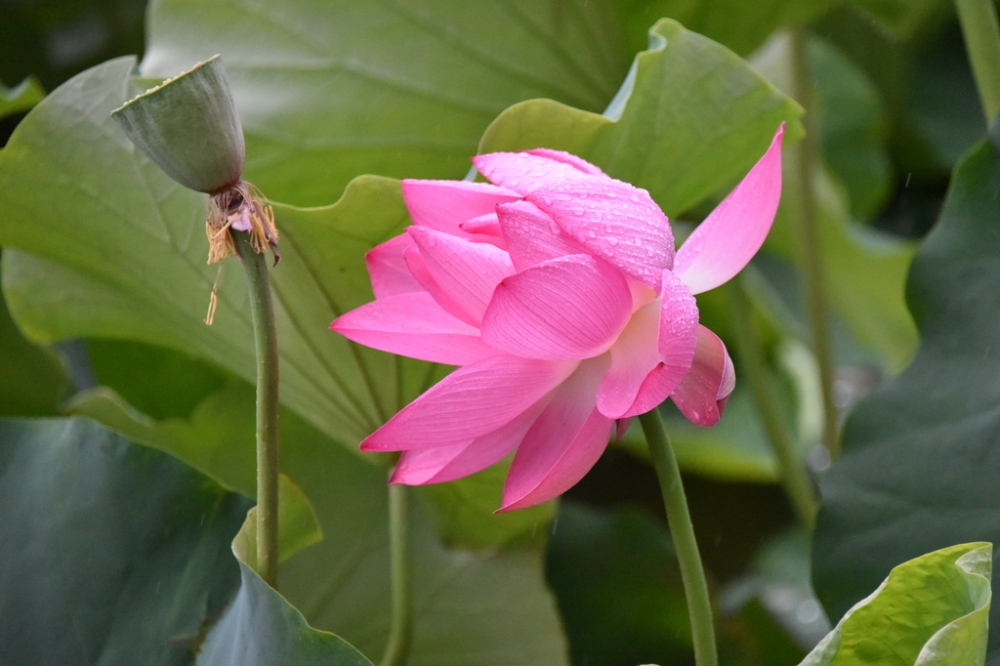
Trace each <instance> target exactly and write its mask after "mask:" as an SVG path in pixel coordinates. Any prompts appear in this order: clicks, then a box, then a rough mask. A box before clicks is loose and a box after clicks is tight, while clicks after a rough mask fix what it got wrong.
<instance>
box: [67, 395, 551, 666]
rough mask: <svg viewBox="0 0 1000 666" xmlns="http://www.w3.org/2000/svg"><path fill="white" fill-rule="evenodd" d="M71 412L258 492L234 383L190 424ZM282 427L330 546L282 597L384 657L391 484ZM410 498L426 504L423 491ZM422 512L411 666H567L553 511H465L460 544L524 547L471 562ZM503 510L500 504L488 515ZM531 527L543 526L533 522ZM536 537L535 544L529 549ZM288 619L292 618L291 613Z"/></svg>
mask: <svg viewBox="0 0 1000 666" xmlns="http://www.w3.org/2000/svg"><path fill="white" fill-rule="evenodd" d="M72 408H73V409H77V410H81V411H83V412H84V413H86V414H88V415H90V416H93V417H95V418H99V419H101V420H102V421H104V422H106V423H107V424H109V425H110V426H112V427H114V428H115V429H117V430H120V431H122V432H124V433H127V434H128V435H129V436H131V437H133V438H135V439H136V440H138V441H141V442H144V443H148V444H150V445H151V446H155V447H157V448H161V449H163V450H166V451H169V452H171V453H173V454H175V455H177V456H178V457H180V458H181V459H182V460H184V461H185V462H187V463H189V464H191V465H192V466H194V467H195V468H196V469H199V470H201V471H203V472H205V473H206V474H209V475H210V476H212V477H214V478H216V479H219V480H220V482H222V483H223V484H224V485H227V486H230V487H235V488H243V489H247V488H249V490H247V492H250V491H252V488H253V483H254V481H253V465H254V451H253V433H254V418H253V413H254V412H253V410H254V395H253V388H252V387H250V386H249V385H247V384H244V383H243V382H231V383H229V384H228V385H227V386H225V387H224V388H223V389H221V390H220V391H218V392H217V393H215V394H212V395H210V396H209V397H207V398H206V399H205V400H204V401H203V402H202V404H201V405H199V407H198V408H197V409H196V410H195V411H194V413H193V414H192V415H191V418H190V419H168V420H165V421H160V422H153V421H151V420H150V419H148V418H147V417H144V416H143V415H141V414H137V413H135V412H134V411H133V410H130V409H129V408H128V406H127V405H125V404H123V403H122V402H121V400H120V399H119V398H117V397H116V396H115V395H114V394H112V393H110V392H109V391H107V390H99V391H96V392H91V393H90V394H89V395H88V396H86V397H81V398H79V399H78V400H76V401H75V402H74V403H73V404H72ZM281 425H282V437H281V439H282V443H283V448H282V467H283V469H284V471H285V472H286V473H287V474H288V476H289V477H291V479H293V480H294V481H295V483H296V484H297V485H298V486H299V487H300V488H302V490H303V492H304V493H305V494H306V496H307V497H308V498H309V500H310V501H311V502H312V505H313V508H314V509H315V511H316V516H317V518H318V520H319V523H320V527H321V528H322V530H323V533H324V534H325V535H326V538H325V540H324V541H322V542H320V543H319V544H317V545H314V546H311V547H310V548H308V549H306V550H304V551H302V552H301V553H299V554H298V555H296V556H295V557H292V558H291V559H290V560H288V561H287V562H284V563H283V564H282V567H281V570H280V589H281V593H282V595H283V596H284V597H285V598H287V599H288V600H289V601H290V602H291V603H292V604H294V606H295V607H296V608H297V609H299V610H300V611H302V613H303V615H304V616H305V618H306V620H307V621H308V622H309V623H310V624H311V625H312V626H314V627H316V628H318V629H322V630H327V631H333V632H335V633H336V634H337V635H340V636H343V637H345V638H347V639H348V640H350V641H351V643H353V644H354V645H357V646H358V647H359V648H360V649H362V650H363V651H364V653H365V654H367V655H369V656H372V657H377V656H378V655H380V654H381V652H382V649H383V646H384V641H385V638H386V636H387V633H388V619H389V616H390V613H389V579H388V576H389V552H388V531H389V528H388V508H387V484H386V481H387V476H386V473H385V471H384V470H382V469H380V468H378V467H374V466H372V465H367V464H365V463H364V462H363V461H361V460H359V459H358V457H357V456H355V455H353V454H351V453H348V452H347V451H345V450H343V448H342V447H340V446H337V445H336V444H334V443H333V442H331V441H330V440H329V439H328V438H327V437H325V436H323V435H322V434H320V433H319V432H317V431H316V430H315V429H314V428H312V427H310V426H308V425H307V424H305V423H304V422H303V421H302V420H301V419H299V418H297V417H296V416H295V415H294V414H292V413H290V412H287V411H285V412H284V413H283V414H282V417H281ZM491 488H494V489H498V487H497V486H491ZM413 492H414V494H416V495H417V496H418V497H419V496H420V493H419V491H418V490H414V491H413ZM482 492H483V491H482V490H476V489H472V490H468V489H466V490H465V491H458V492H457V494H459V495H460V496H463V498H464V499H465V500H466V501H470V503H472V504H473V505H474V506H475V505H477V504H478V505H481V504H483V500H482V499H481V498H480V497H478V495H477V493H482ZM415 504H416V506H415V508H414V515H413V526H412V530H413V533H414V534H413V540H414V548H413V550H414V566H415V580H416V585H415V595H416V604H417V614H418V618H419V620H418V622H417V628H416V637H415V643H414V648H413V650H414V652H413V655H412V658H411V661H410V663H411V664H427V665H432V664H444V665H448V664H457V665H464V664H469V665H470V666H471V665H472V664H477V665H478V664H487V665H489V664H498V665H499V664H508V663H515V662H516V663H525V664H538V665H539V666H548V665H549V664H554V665H557V664H560V663H563V662H564V660H565V649H566V648H565V643H564V639H563V638H562V633H561V630H560V626H559V620H558V617H557V615H556V613H555V609H554V604H553V601H552V599H551V597H550V595H549V593H548V591H547V589H546V588H545V584H544V582H543V580H542V571H541V570H542V562H541V553H540V552H539V548H538V546H539V544H540V543H541V541H543V540H544V536H545V534H546V533H547V528H548V520H549V517H548V516H549V511H550V509H548V508H542V509H540V510H539V511H538V512H535V513H532V512H527V513H526V514H524V515H515V516H514V517H513V518H512V519H508V518H507V517H504V516H496V517H493V516H492V515H491V514H489V513H486V511H485V510H483V509H479V510H480V511H482V514H480V516H479V518H478V519H473V518H470V517H469V516H468V514H469V513H471V512H472V511H470V510H469V509H466V510H465V513H466V516H465V517H464V520H465V521H468V522H469V523H471V524H472V528H468V531H463V530H461V529H459V530H457V534H458V536H457V538H456V540H457V541H459V542H462V543H466V542H473V543H474V544H475V545H479V546H483V545H486V544H491V545H492V544H494V543H501V542H504V541H508V540H510V539H511V538H513V537H514V536H516V535H522V536H523V538H522V539H520V540H519V541H520V542H521V543H522V547H521V548H518V549H510V550H495V549H492V550H485V551H483V552H481V553H471V552H464V551H453V550H449V549H447V548H445V547H443V546H442V545H441V543H440V541H439V539H438V537H437V529H436V528H437V525H438V520H436V519H435V517H433V516H432V512H431V510H430V507H427V506H426V505H425V503H423V502H419V501H418V502H416V503H415ZM496 504H497V498H494V501H493V505H492V508H495V506H496ZM532 518H534V519H535V520H536V521H537V522H535V523H531V522H529V521H530V520H531V519H532ZM511 520H512V521H513V522H511ZM451 524H452V525H454V523H451ZM535 532H537V537H536V538H535V539H534V540H531V538H530V537H531V535H532V533H535ZM295 533H301V531H300V530H297V531H296V532H295ZM454 533H455V531H452V532H451V533H450V534H454ZM244 584H245V585H249V584H254V581H253V580H250V581H249V582H248V581H247V577H246V574H244ZM268 603H270V602H268ZM239 612H241V613H242V612H245V611H239ZM275 612H278V611H275ZM280 616H281V617H282V618H285V619H286V620H287V618H288V617H291V615H289V611H286V610H281V611H280ZM284 621H285V620H282V622H284ZM287 621H288V622H292V620H287ZM297 622H298V621H297V620H295V622H292V630H293V631H294V632H299V631H305V630H304V629H300V628H296V627H298V626H299V625H298V624H296V623H297ZM443 651H444V652H443ZM444 653H446V654H447V655H448V656H447V657H444V656H442V654H444Z"/></svg>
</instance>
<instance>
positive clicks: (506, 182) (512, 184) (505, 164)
mask: <svg viewBox="0 0 1000 666" xmlns="http://www.w3.org/2000/svg"><path fill="white" fill-rule="evenodd" d="M472 163H473V164H475V165H476V168H477V169H478V170H479V173H481V174H483V175H484V176H486V177H487V178H488V179H490V180H491V181H493V182H494V183H496V184H497V185H500V186H502V187H505V188H507V189H509V190H514V191H515V192H518V193H520V194H522V195H524V194H527V193H529V192H533V191H534V190H537V189H538V188H540V187H546V186H550V185H555V184H557V183H560V182H562V181H564V180H566V179H568V178H569V179H572V178H576V177H579V176H584V175H586V174H585V173H584V172H583V171H581V170H579V169H577V168H576V166H574V165H572V164H567V163H566V162H564V161H558V160H554V159H550V158H548V157H542V156H539V155H532V154H530V153H488V154H486V155H476V156H475V157H473V158H472Z"/></svg>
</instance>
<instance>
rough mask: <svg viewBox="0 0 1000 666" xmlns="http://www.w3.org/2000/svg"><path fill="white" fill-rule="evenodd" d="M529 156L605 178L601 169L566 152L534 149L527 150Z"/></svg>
mask: <svg viewBox="0 0 1000 666" xmlns="http://www.w3.org/2000/svg"><path fill="white" fill-rule="evenodd" d="M525 152H526V153H528V154H529V155H537V156H538V157H546V158H548V159H550V160H555V161H556V162H562V163H563V164H568V165H570V166H571V167H573V168H574V169H576V170H577V171H582V172H583V173H589V174H591V175H595V176H603V175H604V172H603V171H601V170H600V168H598V167H596V166H594V165H593V164H591V163H590V162H588V161H587V160H585V159H583V158H582V157H577V156H576V155H574V154H572V153H567V152H566V151H565V150H553V149H551V148H534V149H532V150H526V151H525Z"/></svg>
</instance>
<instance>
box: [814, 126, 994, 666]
mask: <svg viewBox="0 0 1000 666" xmlns="http://www.w3.org/2000/svg"><path fill="white" fill-rule="evenodd" d="M998 191H1000V152H998V151H997V148H996V147H995V146H994V145H993V144H992V143H990V142H989V141H986V142H983V143H982V144H980V145H979V146H978V147H977V148H976V149H975V150H973V151H972V152H971V153H970V154H969V155H968V156H967V157H966V158H965V160H963V161H962V162H961V163H960V165H959V167H958V168H957V170H956V172H955V176H954V179H953V181H952V186H951V190H950V191H949V194H948V198H947V201H946V203H945V208H944V210H943V212H942V214H941V219H940V221H939V222H938V224H937V226H936V227H935V229H934V230H933V231H932V232H931V234H930V235H929V236H928V237H927V239H926V241H925V242H924V244H923V245H922V246H921V248H920V250H919V252H918V253H917V256H916V258H915V259H914V262H913V268H912V270H911V273H910V279H909V284H908V291H907V296H908V302H909V305H910V309H911V311H912V312H913V316H914V319H915V320H916V322H917V326H918V328H919V330H920V336H921V345H920V349H919V351H918V353H917V356H916V358H915V359H914V361H913V363H912V364H911V365H910V366H909V367H908V368H907V369H906V371H904V372H903V374H902V375H900V377H899V378H898V379H896V380H895V381H894V382H893V383H892V384H890V385H888V386H886V387H885V388H884V389H882V390H881V391H879V392H877V393H875V394H874V395H872V396H870V397H869V398H868V399H866V400H864V401H862V402H861V403H860V404H859V405H858V407H857V408H856V410H855V411H854V413H853V414H852V415H851V417H850V418H849V419H848V421H847V424H846V426H845V429H844V453H843V455H842V456H841V458H840V459H839V460H838V461H837V462H836V464H835V465H834V466H833V468H832V469H831V470H830V472H829V474H828V475H827V476H826V478H825V479H824V481H823V484H822V491H823V498H824V503H823V510H822V512H821V513H820V517H819V522H818V528H817V532H816V540H815V544H814V551H813V559H814V580H815V584H816V591H817V593H818V595H819V597H820V599H821V600H822V601H823V603H824V604H825V605H826V608H827V611H828V612H829V614H830V616H831V617H838V616H839V615H841V614H842V613H843V612H844V611H845V610H847V608H848V607H849V606H850V605H851V604H853V603H855V602H856V601H857V600H858V599H860V598H861V597H862V596H864V595H865V594H867V593H868V592H869V591H871V590H872V589H873V588H874V587H875V586H876V585H877V584H878V582H879V581H880V580H881V579H882V578H883V577H885V575H886V574H887V573H888V571H889V569H891V568H892V567H893V566H895V565H896V564H899V563H900V562H902V561H904V560H907V559H909V558H912V557H915V556H917V555H919V554H920V553H923V552H927V551H930V550H934V549H936V548H941V547H944V546H946V545H948V544H953V543H958V542H964V541H971V540H982V541H991V542H1000V484H998V483H997V475H996V469H997V465H998V464H1000V459H998V455H1000V454H998V451H1000V449H998V447H997V442H998V433H1000V383H998V382H997V381H996V377H997V373H996V368H997V363H998V359H1000V356H998V351H1000V227H998V226H997V224H996V221H997V219H1000V200H998V199H997V197H996V193H997V192H998ZM991 624H992V626H993V631H992V633H993V635H994V640H993V641H992V642H991V646H990V647H991V650H990V663H994V664H995V663H1000V619H998V618H997V616H996V615H994V617H993V621H992V622H991Z"/></svg>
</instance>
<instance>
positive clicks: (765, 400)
mask: <svg viewBox="0 0 1000 666" xmlns="http://www.w3.org/2000/svg"><path fill="white" fill-rule="evenodd" d="M726 289H727V290H728V291H729V305H730V310H731V312H732V315H733V323H734V324H735V325H734V326H733V327H732V329H733V332H734V334H735V335H736V349H737V351H738V352H739V355H740V361H742V363H743V368H744V369H745V370H746V373H745V375H746V377H747V379H748V381H749V382H750V390H751V391H752V393H753V400H754V403H755V404H756V406H757V411H758V412H759V413H760V416H761V420H762V421H763V423H764V430H765V431H766V432H767V437H768V439H769V440H770V441H771V447H772V448H773V449H774V454H775V456H776V457H777V458H778V464H779V465H780V473H781V483H782V485H783V486H784V488H785V494H786V495H787V496H788V499H789V501H790V502H791V503H792V508H794V509H795V513H796V515H797V516H798V517H799V520H800V521H801V522H802V524H803V525H805V526H806V528H807V529H809V530H812V528H813V525H814V524H815V522H816V512H817V511H818V510H819V507H818V505H817V502H816V494H815V491H814V490H813V485H812V481H811V480H810V478H809V474H808V472H807V471H806V468H805V465H803V464H802V461H801V460H799V457H798V456H797V455H796V454H795V449H794V447H793V446H792V438H791V437H790V436H789V434H788V430H787V428H786V427H785V422H784V419H782V417H781V414H780V413H779V412H778V404H777V403H776V402H775V399H774V395H773V394H772V393H771V387H770V386H769V385H768V383H767V367H766V366H765V364H764V357H763V354H762V353H761V352H762V342H761V339H760V335H759V334H758V331H757V327H756V325H755V322H754V320H753V316H752V313H751V311H750V303H749V301H748V299H747V293H746V287H745V285H744V283H743V280H742V278H737V280H735V281H733V282H731V283H730V284H729V285H728V286H727V287H726Z"/></svg>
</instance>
